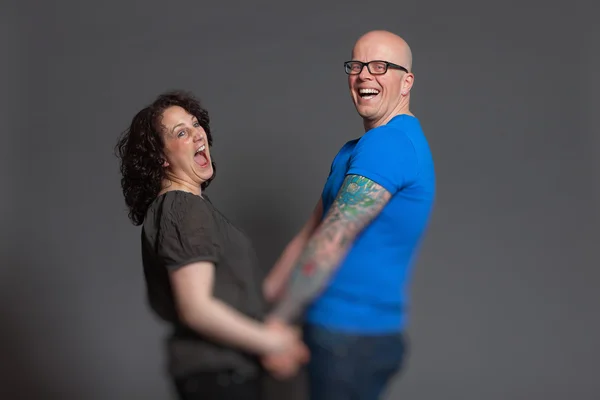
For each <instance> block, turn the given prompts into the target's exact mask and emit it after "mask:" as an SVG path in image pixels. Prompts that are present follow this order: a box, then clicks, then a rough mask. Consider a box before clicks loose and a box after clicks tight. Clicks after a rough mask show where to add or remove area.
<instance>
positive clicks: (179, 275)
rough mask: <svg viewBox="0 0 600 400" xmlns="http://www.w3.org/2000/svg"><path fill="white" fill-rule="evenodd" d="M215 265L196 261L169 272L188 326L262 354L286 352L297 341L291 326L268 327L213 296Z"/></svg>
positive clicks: (238, 346) (225, 343)
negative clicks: (285, 327)
mask: <svg viewBox="0 0 600 400" xmlns="http://www.w3.org/2000/svg"><path fill="white" fill-rule="evenodd" d="M214 270H215V266H214V264H213V263H211V262H197V263H193V264H189V265H187V266H185V267H181V268H178V269H177V270H175V271H172V272H171V273H170V279H171V284H172V287H173V292H174V296H175V302H176V306H177V310H178V312H179V315H180V318H181V319H182V321H183V322H184V323H185V324H186V325H187V326H189V327H190V328H192V329H194V330H196V331H198V332H199V333H201V334H203V335H206V336H208V337H210V338H212V339H213V340H215V341H217V342H219V343H221V344H224V345H228V346H232V347H236V348H239V349H241V350H244V351H247V352H250V353H254V354H258V355H261V356H265V355H273V354H277V353H281V352H285V351H289V349H290V348H292V346H294V345H296V344H297V343H298V337H297V334H296V333H295V332H294V331H293V330H292V329H269V328H268V327H267V326H266V325H264V324H262V323H260V322H258V321H255V320H252V319H250V318H248V317H246V316H245V315H243V314H241V313H240V312H238V311H236V310H235V309H233V308H232V307H230V306H229V305H227V304H225V303H223V302H222V301H220V300H218V299H216V298H214V297H213V295H212V287H213V281H214Z"/></svg>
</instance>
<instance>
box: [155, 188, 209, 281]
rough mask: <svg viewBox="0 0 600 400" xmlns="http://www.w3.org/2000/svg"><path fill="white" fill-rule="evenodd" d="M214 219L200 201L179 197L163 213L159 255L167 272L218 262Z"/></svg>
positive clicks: (191, 197)
mask: <svg viewBox="0 0 600 400" xmlns="http://www.w3.org/2000/svg"><path fill="white" fill-rule="evenodd" d="M215 233H216V226H215V220H214V215H213V214H212V211H211V210H210V208H209V206H208V205H207V204H206V203H204V200H202V199H200V198H197V199H196V198H194V197H193V196H191V195H186V196H179V197H178V198H177V199H176V200H175V201H174V202H173V204H171V207H170V209H169V210H163V218H162V221H161V228H160V234H159V236H158V243H157V244H158V246H157V253H158V256H159V257H160V258H161V259H162V261H163V262H164V264H165V267H166V268H167V269H168V270H175V269H178V268H180V267H183V266H185V265H188V264H191V263H195V262H199V261H211V262H213V263H215V265H217V263H218V261H219V245H218V242H217V240H216V236H215Z"/></svg>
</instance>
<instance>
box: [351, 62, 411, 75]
mask: <svg viewBox="0 0 600 400" xmlns="http://www.w3.org/2000/svg"><path fill="white" fill-rule="evenodd" d="M365 65H366V66H367V69H368V70H369V72H370V73H371V75H383V74H385V73H386V72H387V70H388V68H392V69H399V70H401V71H404V72H408V70H407V69H406V68H404V67H403V66H401V65H398V64H394V63H391V62H388V61H381V60H374V61H369V62H366V63H364V62H362V61H345V62H344V69H345V70H346V73H347V74H348V75H358V74H360V73H361V72H362V70H363V68H364V67H365Z"/></svg>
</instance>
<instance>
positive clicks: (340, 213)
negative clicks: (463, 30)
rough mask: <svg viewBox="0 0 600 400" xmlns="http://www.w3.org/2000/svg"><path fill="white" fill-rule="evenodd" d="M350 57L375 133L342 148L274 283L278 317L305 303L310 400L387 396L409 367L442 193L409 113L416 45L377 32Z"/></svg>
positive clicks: (271, 291)
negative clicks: (420, 270)
mask: <svg viewBox="0 0 600 400" xmlns="http://www.w3.org/2000/svg"><path fill="white" fill-rule="evenodd" d="M344 66H345V70H346V73H347V74H348V84H349V88H350V94H351V97H352V101H353V102H354V105H355V107H356V110H357V111H358V113H359V114H360V116H361V117H362V119H363V123H364V129H365V134H364V135H363V136H362V137H361V138H359V139H355V140H351V141H349V142H347V143H346V144H345V145H344V146H343V147H342V148H341V150H340V151H339V153H338V154H337V156H336V157H335V159H334V160H333V163H332V166H331V171H330V174H329V177H328V179H327V182H326V184H325V187H324V189H323V193H322V196H321V199H320V200H319V202H318V204H317V206H316V208H315V210H314V212H313V215H312V216H311V218H310V219H309V221H308V222H307V223H306V224H305V226H304V227H303V228H302V230H301V231H300V233H299V234H298V235H297V236H296V237H295V238H294V239H293V240H292V241H291V242H290V244H289V245H288V246H287V248H286V249H285V251H284V252H283V254H282V256H281V258H280V259H279V260H278V262H277V264H276V266H275V268H274V269H273V271H272V272H271V273H270V275H269V277H268V278H267V280H266V281H265V285H264V290H265V295H266V296H267V297H268V298H270V299H271V300H274V299H277V300H278V302H277V303H276V305H275V307H274V310H273V311H272V313H271V315H270V316H269V319H270V321H271V323H273V324H278V323H279V324H293V323H296V322H297V320H298V319H299V318H300V317H301V316H302V315H303V314H304V312H305V311H306V321H305V322H306V325H305V327H304V335H305V341H306V344H307V345H308V347H309V349H310V352H311V360H310V362H309V368H308V370H309V377H310V385H311V389H310V392H311V400H320V399H327V400H336V399H344V400H347V399H361V400H362V399H364V400H372V399H373V400H374V399H377V398H379V397H380V396H381V394H382V393H383V391H384V389H385V387H386V386H387V384H388V382H389V380H390V379H391V378H392V376H393V375H395V374H396V373H397V372H398V371H399V370H400V369H401V366H402V362H403V359H404V355H405V347H406V346H405V342H404V340H405V337H404V335H405V329H406V326H407V317H406V309H407V302H408V301H407V297H408V296H407V285H408V279H409V276H410V272H411V267H412V265H413V263H414V258H415V253H416V250H417V249H418V247H419V244H420V242H421V240H422V237H423V235H424V232H425V230H426V227H427V224H428V221H429V218H430V213H431V210H432V208H433V202H434V195H435V173H434V166H433V160H432V156H431V153H430V149H429V146H428V143H427V140H426V138H425V136H424V134H423V131H422V129H421V126H420V123H419V121H418V119H417V118H416V117H415V116H414V115H413V114H412V113H411V111H410V91H411V88H412V86H413V82H414V75H413V73H412V72H411V71H412V54H411V50H410V47H409V46H408V44H407V43H406V42H405V41H404V40H403V39H402V38H400V37H398V36H396V35H394V34H392V33H390V32H385V31H372V32H369V33H367V34H365V35H363V36H362V37H361V38H360V39H359V40H358V41H357V42H356V44H355V46H354V49H353V52H352V60H351V61H347V62H345V63H344ZM288 278H289V279H288ZM284 288H285V290H284Z"/></svg>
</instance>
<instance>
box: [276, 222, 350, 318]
mask: <svg viewBox="0 0 600 400" xmlns="http://www.w3.org/2000/svg"><path fill="white" fill-rule="evenodd" d="M338 228H339V227H336V226H335V224H333V225H328V226H324V227H322V228H320V229H318V230H317V232H316V233H315V235H314V236H313V237H312V238H311V239H310V240H309V242H308V244H307V246H306V248H305V250H304V252H303V253H302V255H301V256H300V258H299V260H298V261H297V262H296V263H295V266H294V269H293V272H292V276H291V278H290V281H289V283H288V285H287V290H286V292H285V293H284V295H283V298H282V299H281V301H280V302H279V303H278V305H277V307H276V308H275V309H274V311H273V312H272V314H271V317H273V318H276V319H279V320H282V321H285V322H288V323H291V322H294V321H295V320H296V319H297V318H298V317H299V316H300V314H301V313H302V311H303V310H304V308H305V307H306V305H307V304H308V303H309V302H311V301H312V300H313V299H314V298H315V297H316V296H317V295H318V294H319V293H320V292H321V291H322V290H323V289H324V288H325V286H326V285H327V283H328V282H329V278H330V276H331V274H332V273H333V272H334V270H335V269H336V267H337V266H338V265H339V263H340V261H341V259H342V258H343V257H344V256H345V254H346V252H347V251H348V247H349V246H348V245H347V241H344V240H343V235H342V234H341V233H339V232H340V231H342V229H338ZM336 230H337V231H338V233H337V234H336V233H335V232H336Z"/></svg>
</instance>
